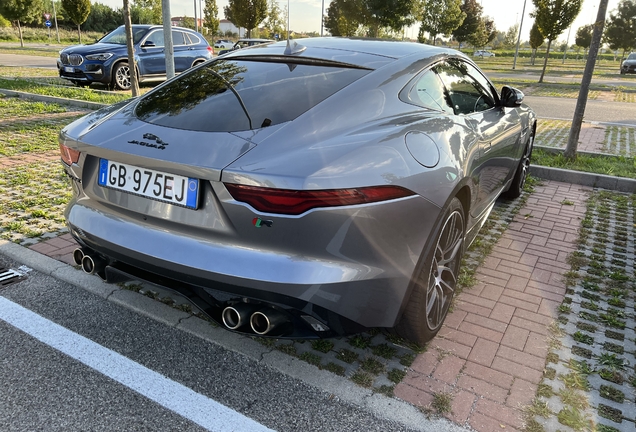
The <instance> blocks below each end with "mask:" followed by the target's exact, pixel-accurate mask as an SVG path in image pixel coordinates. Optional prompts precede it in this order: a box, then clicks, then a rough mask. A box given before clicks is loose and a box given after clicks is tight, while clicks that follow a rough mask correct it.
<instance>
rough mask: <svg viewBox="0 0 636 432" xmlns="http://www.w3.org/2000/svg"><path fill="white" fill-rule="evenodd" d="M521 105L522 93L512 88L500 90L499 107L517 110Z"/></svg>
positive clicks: (506, 87)
mask: <svg viewBox="0 0 636 432" xmlns="http://www.w3.org/2000/svg"><path fill="white" fill-rule="evenodd" d="M522 103H523V92H522V91H521V90H518V89H516V88H514V87H510V86H503V88H502V89H501V105H502V106H504V107H506V108H517V107H518V106H519V105H521V104H522Z"/></svg>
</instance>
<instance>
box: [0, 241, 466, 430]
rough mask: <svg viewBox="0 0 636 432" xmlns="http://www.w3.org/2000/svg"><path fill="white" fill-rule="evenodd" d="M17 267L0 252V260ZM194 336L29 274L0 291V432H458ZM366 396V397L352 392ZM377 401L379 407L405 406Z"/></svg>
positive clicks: (281, 363)
mask: <svg viewBox="0 0 636 432" xmlns="http://www.w3.org/2000/svg"><path fill="white" fill-rule="evenodd" d="M28 252H30V251H28ZM30 254H35V252H30ZM47 259H48V258H47ZM51 261H52V260H51ZM20 265H21V262H17V261H14V260H13V259H10V258H8V257H7V256H4V255H2V254H0V266H1V267H5V268H13V269H16V268H18V267H19V266H20ZM68 270H69V271H72V272H74V273H79V272H77V271H76V270H73V269H71V268H70V267H69V268H68ZM80 274H81V273H80ZM91 278H93V277H91ZM115 288H116V287H115ZM140 297H141V296H140ZM153 303H155V304H158V306H159V307H164V306H163V305H161V304H160V303H158V302H153ZM170 310H173V309H170ZM188 320H190V321H192V320H196V321H198V322H199V323H200V324H198V325H205V326H209V325H208V324H207V323H205V322H203V321H201V320H199V319H198V318H193V317H190V318H188V317H183V318H182V319H181V320H180V323H183V322H184V321H188ZM186 326H187V324H186ZM192 328H195V327H194V326H193V327H192ZM195 333H196V332H194V331H193V332H192V333H190V332H187V331H184V330H183V329H180V328H175V327H173V326H168V325H166V324H164V323H162V322H158V321H157V320H154V319H151V318H148V317H146V316H144V315H143V314H141V313H138V312H135V311H132V310H130V309H129V308H125V307H122V306H120V305H119V304H114V303H113V302H112V301H108V300H106V299H104V298H102V297H99V296H97V295H95V294H93V293H92V292H88V291H85V290H84V289H82V288H79V287H77V286H73V285H70V284H68V283H65V282H63V281H61V280H57V279H55V278H53V277H51V276H48V275H45V274H42V273H39V272H37V271H31V272H30V273H28V276H27V278H26V279H25V280H24V281H21V282H18V283H14V284H11V285H8V286H5V287H1V286H0V383H1V386H2V391H0V430H2V431H33V430H47V431H57V430H59V431H75V430H91V431H101V430H104V431H131V430H134V431H141V430H143V431H164V430H175V431H177V430H178V431H199V430H218V431H223V432H226V431H249V432H259V431H267V430H277V431H365V432H367V431H378V432H380V431H387V432H389V431H415V430H420V431H455V432H457V431H460V430H464V429H461V428H459V427H457V426H455V425H452V424H450V423H449V422H446V421H441V420H440V421H433V422H430V421H428V420H427V419H426V418H425V417H424V416H423V415H421V414H416V415H417V416H418V417H417V420H416V421H413V419H412V418H411V419H409V421H407V422H406V423H402V422H401V421H395V420H389V418H390V417H391V416H385V415H383V413H382V412H378V411H377V410H375V411H374V412H370V411H367V410H365V409H363V408H361V405H360V404H355V403H351V402H349V401H347V400H345V399H346V398H342V397H340V396H339V394H340V393H339V392H338V391H334V392H330V391H325V390H324V389H321V388H318V387H316V386H312V385H308V384H307V382H306V381H303V380H300V379H298V378H295V377H293V376H291V375H288V374H287V373H284V372H285V371H286V370H287V369H293V368H294V366H293V362H299V361H298V360H293V359H292V358H291V357H288V356H285V355H284V354H282V353H279V352H277V351H276V350H274V351H273V352H269V353H267V354H262V355H261V358H258V356H257V358H254V357H255V356H249V355H244V354H243V353H241V352H238V351H237V350H231V349H228V348H227V347H224V346H223V344H222V341H219V342H218V343H216V341H214V342H215V343H212V342H211V341H206V340H204V339H201V338H200V337H197V336H196V335H195ZM223 336H224V337H229V338H235V337H239V336H237V335H233V334H231V333H229V332H225V331H223ZM249 342H250V343H252V345H258V346H259V347H260V345H259V344H257V343H256V342H253V341H251V340H249ZM264 357H267V359H265V358H264ZM276 359H278V360H276ZM268 362H269V363H268ZM299 363H302V362H299ZM272 364H273V365H274V367H272V366H271V365H272ZM301 366H302V367H304V368H310V369H312V370H315V373H316V374H327V373H326V372H324V371H319V370H318V369H317V368H314V367H313V366H309V365H307V364H306V363H302V365H301ZM296 367H297V366H296ZM325 376H326V377H327V378H326V379H324V377H325ZM322 377H323V381H325V382H328V384H330V385H332V386H333V385H336V386H342V387H351V386H353V387H356V386H355V385H353V384H352V383H351V382H350V381H348V380H347V379H345V378H341V377H338V376H336V375H333V374H328V375H322ZM338 383H340V384H338ZM361 390H363V389H361ZM363 391H366V390H363ZM334 393H335V394H334ZM378 397H379V396H377V395H375V396H374V395H371V394H370V392H368V394H367V395H366V396H361V399H364V398H370V400H371V401H374V399H375V398H378ZM382 398H383V397H382ZM384 401H385V402H383V403H387V402H386V401H388V405H387V406H388V407H390V409H385V410H384V411H385V413H386V412H387V411H390V410H393V411H396V412H399V407H400V406H401V405H406V404H404V403H402V402H399V401H397V400H390V399H387V398H384ZM372 404H376V405H382V403H378V401H377V400H375V402H372ZM411 410H413V409H411ZM414 412H417V411H416V410H415V411H414ZM419 417H421V420H420V419H419ZM393 418H395V415H393ZM409 425H410V426H409Z"/></svg>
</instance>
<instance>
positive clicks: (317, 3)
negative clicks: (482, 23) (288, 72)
mask: <svg viewBox="0 0 636 432" xmlns="http://www.w3.org/2000/svg"><path fill="white" fill-rule="evenodd" d="M200 1H201V0H170V12H171V15H172V16H183V15H188V16H194V4H195V2H196V4H197V8H198V7H199V2H200ZM524 1H525V2H526V11H525V14H523V25H522V29H521V32H522V35H521V38H522V39H523V40H528V37H529V36H528V35H529V34H530V27H531V26H532V23H533V19H532V18H530V13H531V12H532V11H533V10H534V6H533V3H532V0H480V3H481V5H482V7H483V9H484V15H488V16H490V17H492V18H493V19H494V21H495V26H496V27H497V30H499V31H506V30H508V29H509V28H510V27H511V26H513V25H514V24H515V23H520V21H521V16H522V11H523V4H524ZM93 2H94V3H95V2H97V3H102V4H105V5H108V6H110V7H112V8H120V7H122V4H123V2H122V0H97V1H93ZM329 3H331V0H324V9H325V10H326V9H327V7H328V6H329ZM599 3H600V0H583V9H582V10H581V13H580V14H579V16H578V17H577V19H576V21H574V24H573V25H572V32H571V35H570V39H569V41H570V42H569V43H570V44H573V43H574V37H575V35H576V30H577V29H578V28H579V27H581V26H584V25H586V24H591V23H593V22H594V20H595V18H596V14H597V12H598V5H599ZM618 3H619V0H609V4H608V8H607V17H609V13H610V12H611V11H612V10H614V9H616V7H617V6H618ZM227 4H228V2H227V0H217V6H218V7H219V18H223V8H224V7H225V6H227ZM279 4H280V6H281V8H283V7H284V6H286V5H287V2H286V1H280V2H279ZM322 8H323V0H290V2H289V10H290V14H289V19H290V27H291V29H292V30H294V31H316V32H318V33H320V24H321V11H322ZM197 15H198V9H197ZM417 31H418V26H413V27H411V28H409V29H408V30H407V31H406V36H407V37H410V38H416V37H417ZM566 37H567V31H565V32H564V33H563V35H561V37H560V38H559V40H560V41H564V40H565V38H566Z"/></svg>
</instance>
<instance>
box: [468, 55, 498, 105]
mask: <svg viewBox="0 0 636 432" xmlns="http://www.w3.org/2000/svg"><path fill="white" fill-rule="evenodd" d="M464 65H465V66H466V71H467V72H468V75H470V76H471V77H472V78H474V79H475V81H477V82H478V83H479V85H480V86H481V90H482V91H483V92H484V93H486V96H484V97H485V98H486V100H487V101H488V100H489V101H490V102H488V103H489V104H491V107H490V108H492V107H493V106H495V105H496V104H497V103H496V98H495V96H494V93H495V89H493V87H492V84H491V83H490V81H488V79H487V78H486V77H485V76H484V75H483V74H482V73H481V72H480V71H479V70H478V69H477V68H475V67H474V66H472V65H470V64H468V63H464Z"/></svg>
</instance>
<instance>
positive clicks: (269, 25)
mask: <svg viewBox="0 0 636 432" xmlns="http://www.w3.org/2000/svg"><path fill="white" fill-rule="evenodd" d="M281 16H282V11H281V9H280V6H279V5H278V1H277V0H269V4H268V5H267V19H266V20H265V22H264V23H263V25H264V27H265V29H266V30H267V32H268V33H269V34H268V37H269V38H270V39H274V36H275V35H279V37H280V35H282V34H283V33H284V31H285V25H286V23H285V22H283V18H282V17H281Z"/></svg>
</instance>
